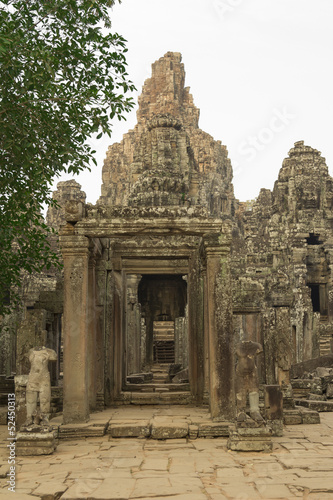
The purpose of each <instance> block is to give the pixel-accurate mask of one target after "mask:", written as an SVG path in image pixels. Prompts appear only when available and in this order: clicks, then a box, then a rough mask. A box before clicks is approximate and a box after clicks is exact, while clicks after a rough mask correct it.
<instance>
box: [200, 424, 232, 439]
mask: <svg viewBox="0 0 333 500" xmlns="http://www.w3.org/2000/svg"><path fill="white" fill-rule="evenodd" d="M229 426H230V423H229V422H212V423H206V424H200V425H199V433H198V437H199V438H202V437H205V438H214V437H228V436H229Z"/></svg>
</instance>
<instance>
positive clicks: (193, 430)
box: [188, 425, 199, 439]
mask: <svg viewBox="0 0 333 500" xmlns="http://www.w3.org/2000/svg"><path fill="white" fill-rule="evenodd" d="M198 432H199V426H198V425H189V426H188V435H189V438H190V439H197V437H198Z"/></svg>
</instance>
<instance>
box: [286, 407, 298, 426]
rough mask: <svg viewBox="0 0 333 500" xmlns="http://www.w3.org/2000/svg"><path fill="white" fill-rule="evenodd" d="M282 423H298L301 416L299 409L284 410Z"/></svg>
mask: <svg viewBox="0 0 333 500" xmlns="http://www.w3.org/2000/svg"><path fill="white" fill-rule="evenodd" d="M283 423H284V425H298V424H301V423H302V416H301V414H300V412H299V410H285V411H284V412H283Z"/></svg>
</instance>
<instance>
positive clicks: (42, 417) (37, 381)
mask: <svg viewBox="0 0 333 500" xmlns="http://www.w3.org/2000/svg"><path fill="white" fill-rule="evenodd" d="M28 357H29V361H30V365H31V369H30V373H29V376H28V383H27V389H26V406H27V419H26V421H25V423H24V424H23V427H25V428H26V427H29V426H31V425H33V424H35V425H37V426H41V427H47V426H48V424H49V416H50V403H51V381H50V372H49V369H48V363H49V361H56V360H57V354H56V352H55V351H54V350H53V349H48V348H46V347H35V348H33V349H30V351H29V352H28ZM38 395H39V406H40V408H39V412H38V409H37V400H38Z"/></svg>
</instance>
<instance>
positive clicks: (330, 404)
mask: <svg viewBox="0 0 333 500" xmlns="http://www.w3.org/2000/svg"><path fill="white" fill-rule="evenodd" d="M295 403H296V404H297V405H299V406H304V407H305V408H309V410H315V411H319V412H323V411H333V400H332V399H331V400H329V401H314V400H312V399H295Z"/></svg>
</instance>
